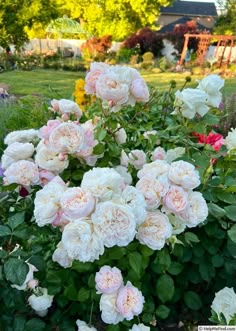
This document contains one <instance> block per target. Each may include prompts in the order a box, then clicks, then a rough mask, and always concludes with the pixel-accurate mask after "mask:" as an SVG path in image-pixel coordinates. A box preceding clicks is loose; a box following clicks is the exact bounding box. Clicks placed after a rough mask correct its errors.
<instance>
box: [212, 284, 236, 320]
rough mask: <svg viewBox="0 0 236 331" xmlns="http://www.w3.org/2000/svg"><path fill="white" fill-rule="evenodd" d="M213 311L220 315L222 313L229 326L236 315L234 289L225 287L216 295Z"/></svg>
mask: <svg viewBox="0 0 236 331" xmlns="http://www.w3.org/2000/svg"><path fill="white" fill-rule="evenodd" d="M211 309H212V310H214V312H215V313H216V314H217V315H218V318H219V319H220V314H221V313H222V314H223V315H224V317H225V319H226V322H227V324H229V322H230V320H231V319H232V317H233V316H234V315H235V313H236V294H235V292H234V289H233V288H229V287H225V288H223V289H222V290H220V291H219V292H217V293H216V294H215V298H214V300H213V302H212V305H211Z"/></svg>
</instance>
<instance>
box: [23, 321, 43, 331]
mask: <svg viewBox="0 0 236 331" xmlns="http://www.w3.org/2000/svg"><path fill="white" fill-rule="evenodd" d="M45 327H46V324H45V323H44V322H43V321H42V320H41V319H39V318H32V319H31V320H29V321H28V322H26V324H25V330H24V331H32V330H34V331H44V329H45Z"/></svg>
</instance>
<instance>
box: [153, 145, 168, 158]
mask: <svg viewBox="0 0 236 331" xmlns="http://www.w3.org/2000/svg"><path fill="white" fill-rule="evenodd" d="M165 158H166V151H165V150H164V148H162V147H157V148H155V149H154V151H153V152H152V157H151V159H152V161H156V160H165Z"/></svg>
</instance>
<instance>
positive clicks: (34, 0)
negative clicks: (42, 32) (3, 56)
mask: <svg viewBox="0 0 236 331" xmlns="http://www.w3.org/2000/svg"><path fill="white" fill-rule="evenodd" d="M58 15H59V10H58V6H57V4H56V3H55V1H54V0H49V1H48V0H14V1H13V0H1V1H0V45H1V46H2V47H4V48H6V47H7V46H8V45H9V44H14V45H15V46H16V48H19V47H21V46H22V45H23V44H24V42H25V41H27V40H28V35H27V29H31V28H32V27H33V26H34V25H36V26H38V25H39V24H40V25H41V26H42V27H43V26H46V25H47V24H48V23H49V22H50V21H51V19H53V18H56V17H58Z"/></svg>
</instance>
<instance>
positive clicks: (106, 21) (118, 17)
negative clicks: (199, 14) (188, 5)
mask: <svg viewBox="0 0 236 331" xmlns="http://www.w3.org/2000/svg"><path fill="white" fill-rule="evenodd" d="M57 1H58V3H59V4H60V5H61V6H62V8H63V9H64V10H65V13H66V14H67V15H68V16H70V17H72V18H74V19H77V20H79V21H80V23H81V25H82V26H83V27H84V28H85V29H86V30H87V31H88V32H90V33H91V34H92V35H94V36H97V37H99V36H104V35H112V37H113V40H117V41H118V40H123V39H124V38H125V37H127V36H128V35H130V34H131V33H133V32H135V31H137V30H138V29H140V28H143V27H145V26H149V27H154V25H155V22H156V20H157V17H158V15H159V12H160V7H161V6H167V5H169V4H170V3H172V1H173V0H158V1H155V0H83V1H80V2H78V1H77V0H70V1H67V2H64V0H57Z"/></svg>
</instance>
